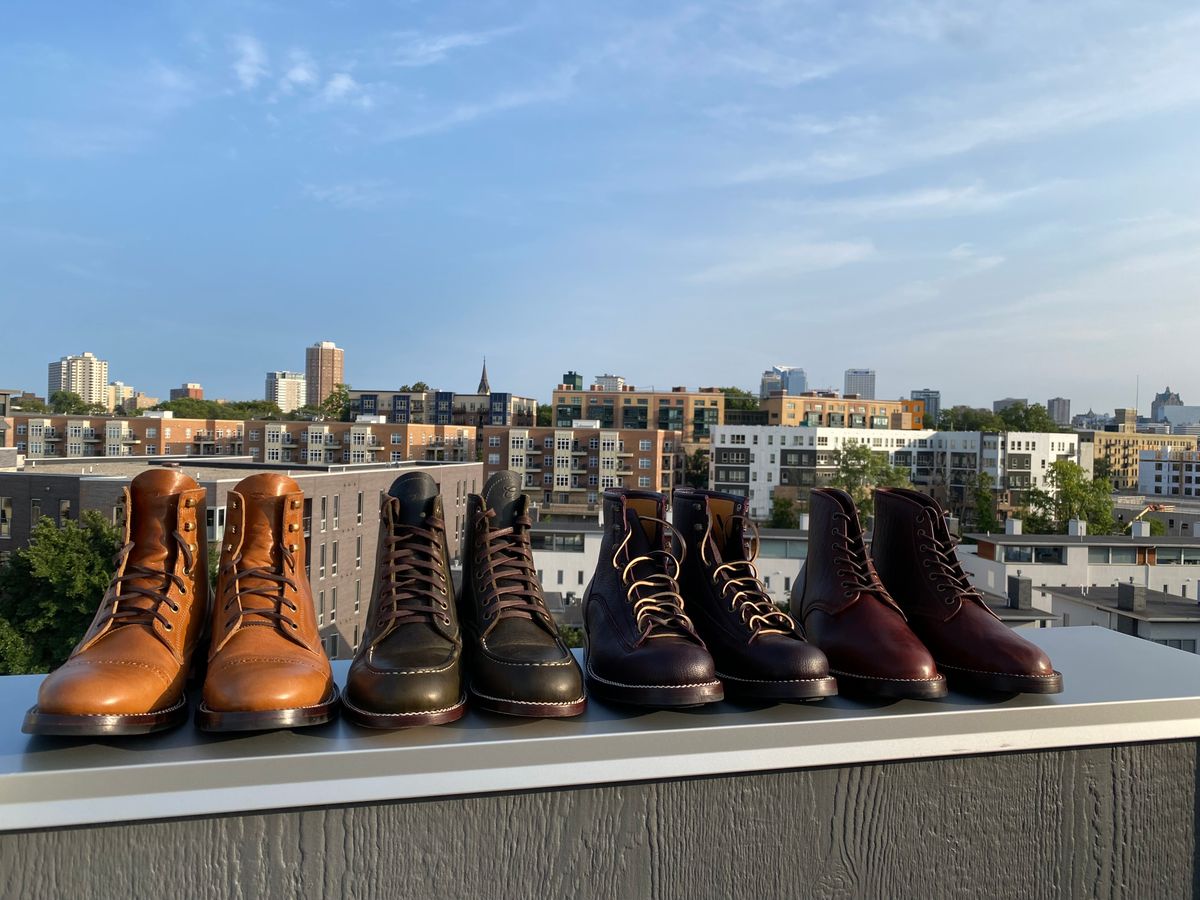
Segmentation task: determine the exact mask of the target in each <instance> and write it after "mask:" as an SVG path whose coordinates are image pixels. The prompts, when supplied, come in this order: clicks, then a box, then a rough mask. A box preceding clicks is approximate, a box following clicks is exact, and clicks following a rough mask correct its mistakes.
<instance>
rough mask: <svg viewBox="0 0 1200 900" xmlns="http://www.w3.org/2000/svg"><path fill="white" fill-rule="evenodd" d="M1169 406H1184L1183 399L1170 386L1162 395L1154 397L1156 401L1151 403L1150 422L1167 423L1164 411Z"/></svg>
mask: <svg viewBox="0 0 1200 900" xmlns="http://www.w3.org/2000/svg"><path fill="white" fill-rule="evenodd" d="M1168 406H1183V398H1182V397H1180V396H1179V394H1177V393H1175V391H1173V390H1171V388H1170V386H1168V387H1166V388H1165V389H1164V390H1163V391H1162V392H1161V393H1158V394H1155V395H1154V400H1152V401H1151V403H1150V421H1151V422H1165V421H1167V417H1166V415H1164V411H1165V410H1166V408H1167V407H1168Z"/></svg>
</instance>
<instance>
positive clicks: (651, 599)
mask: <svg viewBox="0 0 1200 900" xmlns="http://www.w3.org/2000/svg"><path fill="white" fill-rule="evenodd" d="M638 522H639V523H641V522H657V523H658V524H659V525H660V526H662V527H663V528H666V529H668V530H669V531H670V532H671V533H672V534H674V535H675V536H676V537H679V532H678V531H677V530H676V529H675V526H673V525H672V524H671V523H670V522H668V521H667V520H666V519H660V518H658V517H656V516H642V515H639V516H638ZM632 537H633V529H632V528H627V529H626V531H625V538H624V539H623V540H622V541H621V543H620V544H619V545H618V546H617V549H616V551H615V552H614V553H613V563H612V565H613V568H614V569H617V570H619V571H620V573H621V582H622V583H623V584H624V585H625V599H626V602H628V603H632V604H633V615H634V619H635V620H636V622H637V627H638V631H639V632H641V636H640V637H639V638H638V640H637V643H636V644H634V646H635V647H640V646H641V645H642V644H643V643H644V642H645V641H647V640H649V639H651V638H660V637H685V636H686V637H690V638H692V639H693V640H695V641H697V642H700V636H699V635H697V634H696V629H695V626H693V625H692V620H691V619H689V618H688V616H687V613H685V612H684V611H683V597H681V596H680V595H679V584H678V578H679V572H680V565H681V564H682V562H683V558H684V556H685V555H686V553H687V550H686V549H685V548H684V544H683V541H682V539H680V540H679V541H678V544H679V547H680V554H679V559H676V558H675V556H674V554H672V553H671V552H670V551H669V550H667V549H665V548H662V547H660V548H658V549H653V550H651V551H650V552H649V553H644V554H641V555H639V556H630V551H629V540H630V538H632ZM622 553H624V554H625V556H626V561H625V562H624V563H622V562H621V561H620V559H619V558H620V556H621V554H622ZM668 563H670V566H671V570H670V571H667V564H668ZM639 565H648V566H652V567H653V568H655V569H656V570H657V571H655V572H652V573H650V574H648V575H645V576H644V577H640V578H639V577H637V576H636V574H635V573H634V572H633V570H634V568H635V567H636V566H639ZM631 578H632V579H633V580H632V581H631V580H630V579H631ZM640 588H646V589H647V590H651V591H654V593H652V594H650V595H649V596H646V597H643V596H642V595H641V593H640V590H639V589H640Z"/></svg>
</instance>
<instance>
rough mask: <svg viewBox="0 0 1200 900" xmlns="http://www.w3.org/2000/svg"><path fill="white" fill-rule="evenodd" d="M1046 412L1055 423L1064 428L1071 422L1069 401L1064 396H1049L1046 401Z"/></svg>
mask: <svg viewBox="0 0 1200 900" xmlns="http://www.w3.org/2000/svg"><path fill="white" fill-rule="evenodd" d="M1046 412H1048V413H1049V414H1050V418H1051V419H1052V420H1053V422H1054V424H1055V425H1060V426H1062V427H1064V428H1065V427H1067V426H1068V425H1070V424H1071V401H1070V400H1068V399H1067V398H1066V397H1051V398H1050V399H1049V400H1047V401H1046Z"/></svg>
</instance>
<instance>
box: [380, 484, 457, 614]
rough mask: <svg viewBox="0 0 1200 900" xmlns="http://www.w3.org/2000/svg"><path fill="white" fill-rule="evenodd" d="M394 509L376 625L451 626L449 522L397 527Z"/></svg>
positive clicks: (389, 520) (431, 520) (390, 511)
mask: <svg viewBox="0 0 1200 900" xmlns="http://www.w3.org/2000/svg"><path fill="white" fill-rule="evenodd" d="M393 513H394V508H393V506H389V507H388V511H387V513H386V519H385V523H386V526H387V528H388V533H387V536H386V538H385V540H384V547H383V559H382V561H381V565H382V567H383V568H382V570H381V573H382V575H383V578H382V586H381V587H380V591H379V618H378V619H377V620H376V623H375V624H376V626H377V627H378V628H380V629H388V630H390V629H391V628H394V627H397V626H399V625H406V624H411V623H415V622H429V623H433V622H439V621H440V622H441V624H442V625H449V624H450V616H449V615H448V613H449V610H450V599H449V598H450V593H449V590H448V589H447V585H446V575H445V567H444V565H443V562H444V561H443V559H442V535H443V534H444V533H445V523H444V522H443V521H442V520H441V518H439V517H438V516H433V515H431V516H428V517H427V518H426V523H427V526H426V527H421V526H419V525H399V524H396V523H395V521H394V520H393V518H392V516H393Z"/></svg>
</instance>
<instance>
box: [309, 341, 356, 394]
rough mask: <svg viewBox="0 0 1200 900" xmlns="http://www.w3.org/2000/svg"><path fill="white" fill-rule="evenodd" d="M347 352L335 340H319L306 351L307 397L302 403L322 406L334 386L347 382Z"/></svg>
mask: <svg viewBox="0 0 1200 900" xmlns="http://www.w3.org/2000/svg"><path fill="white" fill-rule="evenodd" d="M345 358H346V353H345V351H344V350H342V349H341V348H340V347H338V346H337V345H335V344H334V343H333V341H318V342H317V343H315V344H313V345H312V346H311V347H309V348H308V349H307V350H305V353H304V376H305V383H306V388H307V394H306V399H305V401H304V403H302V404H301V405H302V406H304V405H307V406H320V405H321V404H322V403H324V402H325V398H326V397H328V396H329V395H330V394H332V393H333V389H334V387H336V386H337V385H339V384H345V383H346V373H345Z"/></svg>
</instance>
